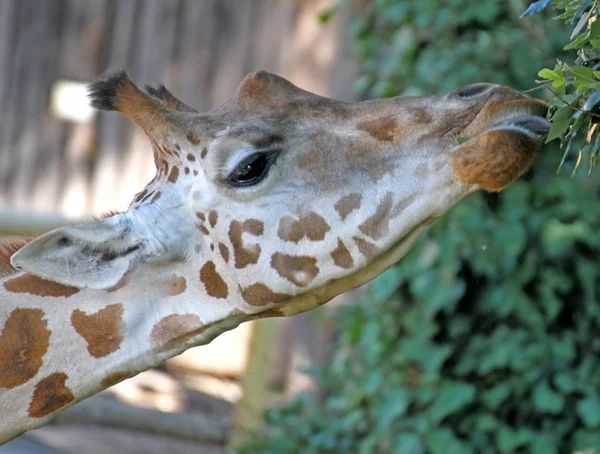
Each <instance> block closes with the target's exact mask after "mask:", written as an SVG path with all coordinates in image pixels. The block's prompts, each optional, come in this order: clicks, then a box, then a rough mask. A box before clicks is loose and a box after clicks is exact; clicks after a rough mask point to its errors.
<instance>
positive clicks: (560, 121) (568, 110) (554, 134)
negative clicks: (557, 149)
mask: <svg viewBox="0 0 600 454" xmlns="http://www.w3.org/2000/svg"><path fill="white" fill-rule="evenodd" d="M572 113H573V108H572V107H571V106H564V107H562V108H560V109H559V110H558V111H557V112H556V113H555V114H554V115H553V116H552V119H551V120H550V121H551V123H552V124H551V125H550V131H548V138H547V139H546V143H548V142H550V141H551V140H554V139H557V138H558V137H561V136H562V135H563V134H564V133H565V131H566V130H567V128H568V127H569V125H570V124H571V115H572Z"/></svg>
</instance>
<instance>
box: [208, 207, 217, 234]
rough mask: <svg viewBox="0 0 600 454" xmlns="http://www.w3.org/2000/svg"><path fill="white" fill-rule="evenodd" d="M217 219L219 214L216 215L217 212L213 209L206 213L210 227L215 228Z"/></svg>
mask: <svg viewBox="0 0 600 454" xmlns="http://www.w3.org/2000/svg"><path fill="white" fill-rule="evenodd" d="M218 219H219V216H218V215H217V212H216V211H215V210H212V211H211V212H210V213H208V223H209V224H210V227H211V228H213V229H214V228H215V225H217V220H218Z"/></svg>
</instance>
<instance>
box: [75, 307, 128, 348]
mask: <svg viewBox="0 0 600 454" xmlns="http://www.w3.org/2000/svg"><path fill="white" fill-rule="evenodd" d="M71 324H72V325H73V328H75V331H77V332H78V333H79V335H80V336H81V337H83V338H84V339H85V341H86V342H87V344H88V352H89V353H90V355H92V356H93V357H95V358H101V357H103V356H106V355H109V354H110V353H112V352H114V351H117V350H118V349H119V347H120V346H121V342H123V305H122V304H111V305H110V306H106V307H105V308H104V309H101V310H99V311H98V312H96V313H94V314H90V315H87V314H86V313H85V312H83V311H80V310H79V309H75V310H74V311H73V313H72V314H71Z"/></svg>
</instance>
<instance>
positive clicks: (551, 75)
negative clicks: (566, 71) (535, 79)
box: [538, 68, 564, 80]
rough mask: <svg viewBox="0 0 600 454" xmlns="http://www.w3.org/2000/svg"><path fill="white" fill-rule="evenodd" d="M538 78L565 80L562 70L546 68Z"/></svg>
mask: <svg viewBox="0 0 600 454" xmlns="http://www.w3.org/2000/svg"><path fill="white" fill-rule="evenodd" d="M538 76H540V77H541V78H542V79H550V80H557V79H564V76H563V73H562V71H561V70H560V69H548V68H544V69H542V70H541V71H540V72H539V73H538Z"/></svg>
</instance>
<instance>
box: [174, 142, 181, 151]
mask: <svg viewBox="0 0 600 454" xmlns="http://www.w3.org/2000/svg"><path fill="white" fill-rule="evenodd" d="M175 149H176V150H177V151H181V147H180V146H179V144H178V143H176V144H175Z"/></svg>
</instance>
